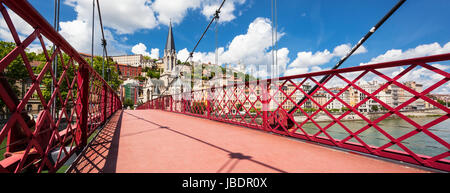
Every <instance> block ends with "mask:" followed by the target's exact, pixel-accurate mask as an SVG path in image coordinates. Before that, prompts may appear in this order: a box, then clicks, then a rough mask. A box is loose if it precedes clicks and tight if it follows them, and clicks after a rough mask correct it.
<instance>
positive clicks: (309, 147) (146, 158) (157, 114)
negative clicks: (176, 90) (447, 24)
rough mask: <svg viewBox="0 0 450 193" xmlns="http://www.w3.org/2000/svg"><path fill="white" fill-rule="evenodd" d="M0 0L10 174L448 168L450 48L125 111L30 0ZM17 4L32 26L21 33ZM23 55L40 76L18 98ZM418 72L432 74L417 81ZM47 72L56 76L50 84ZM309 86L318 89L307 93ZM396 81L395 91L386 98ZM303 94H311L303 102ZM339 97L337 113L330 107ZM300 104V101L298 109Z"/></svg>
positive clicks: (2, 133) (2, 167)
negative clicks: (17, 70)
mask: <svg viewBox="0 0 450 193" xmlns="http://www.w3.org/2000/svg"><path fill="white" fill-rule="evenodd" d="M0 2H1V3H0V11H1V14H2V16H3V19H4V21H5V23H6V24H7V27H8V28H9V30H10V33H11V36H12V39H13V40H14V43H15V47H14V48H13V49H12V50H11V51H9V52H8V53H2V59H1V61H0V73H1V74H0V75H1V77H0V99H1V101H0V102H1V105H2V106H1V108H2V112H7V113H5V114H4V116H3V117H4V118H2V124H1V128H0V142H1V146H0V153H1V154H2V155H0V172H1V173H23V172H37V173H43V172H50V173H53V172H68V173H99V172H106V173H114V172H117V173H128V172H145V173H147V172H148V173H173V172H181V173H228V172H239V173H247V172H250V173H272V172H276V173H302V172H308V173H311V172H314V173H315V172H317V173H322V172H326V173H328V172H370V173H392V172H394V173H397V172H399V173H403V172H404V173H422V172H449V171H450V151H449V150H450V145H449V140H450V124H448V121H449V120H448V119H449V115H450V114H449V113H450V109H449V108H448V106H446V104H445V103H442V101H440V100H438V99H436V98H435V97H434V96H433V93H435V91H437V90H439V89H440V88H442V87H444V86H448V81H449V80H450V74H449V72H447V71H445V70H443V69H440V68H439V66H442V65H443V64H447V65H448V64H449V63H448V62H449V60H450V54H441V55H434V56H427V57H422V58H413V59H406V60H401V61H393V62H386V63H379V64H369V65H363V66H357V67H350V68H342V69H336V70H328V71H321V72H314V73H308V74H300V75H295V76H289V77H280V78H277V79H267V80H257V81H250V82H242V83H239V82H236V83H235V84H231V85H225V86H216V87H212V88H208V89H199V90H194V91H189V92H183V93H180V94H174V95H167V96H161V97H159V98H157V99H152V100H149V101H148V102H146V103H144V104H142V105H140V106H138V107H137V109H136V110H124V109H122V101H121V97H120V96H119V95H118V94H117V92H116V91H115V90H114V89H113V88H112V87H111V86H110V85H108V83H107V81H105V80H104V79H103V78H102V76H101V75H99V74H98V73H97V72H96V71H95V70H94V68H92V67H91V66H90V64H89V63H87V62H86V60H84V59H83V58H82V57H81V56H80V54H79V53H78V52H77V51H76V50H75V49H74V48H73V47H72V46H71V45H70V44H69V42H67V41H66V40H65V39H64V38H63V37H62V36H61V35H60V34H59V33H58V32H57V31H56V30H55V29H54V28H53V26H51V25H50V24H49V23H48V22H47V21H46V20H45V19H44V18H43V17H42V16H41V15H40V14H39V12H37V11H36V10H35V9H34V8H33V7H32V6H31V5H30V4H29V3H28V2H27V1H25V0H2V1H0ZM12 14H15V15H17V16H19V17H20V18H21V19H22V20H23V21H25V22H26V23H28V24H29V25H30V26H32V27H33V29H34V31H33V32H32V33H31V34H29V35H28V36H26V37H24V36H22V35H20V34H19V33H18V31H17V29H16V27H15V23H14V20H13V19H12V18H13V17H12ZM48 44H54V45H55V46H54V51H52V52H48V51H47V48H48V46H51V45H48ZM31 45H34V46H35V45H40V46H41V47H42V50H43V52H44V55H45V60H46V62H45V65H44V67H43V68H42V69H40V70H39V71H36V70H35V69H34V68H33V67H32V64H31V61H30V60H29V58H28V55H27V53H26V51H27V48H30V46H31ZM67 56H68V57H67ZM64 57H65V58H64ZM57 58H59V60H58V59H57ZM61 58H64V60H61ZM16 61H20V62H21V63H22V64H23V66H24V67H25V68H24V69H25V71H26V73H27V74H28V78H29V80H30V85H31V86H29V87H27V89H26V90H25V91H24V94H23V95H20V96H19V95H18V94H16V93H17V92H15V91H14V89H15V85H16V83H15V82H11V81H9V79H8V78H7V76H6V75H5V74H7V73H8V72H9V71H10V68H9V67H11V66H13V65H16V63H17V62H16ZM54 62H56V63H58V65H59V66H61V67H60V68H58V71H59V72H58V73H55V72H54V71H53V69H52V64H53V63H54ZM437 64H439V65H437ZM393 70H395V72H393ZM417 74H419V75H424V74H427V75H430V77H431V78H430V79H429V80H427V82H423V83H420V82H417V81H420V80H421V79H413V78H414V77H415V76H414V75H417ZM324 76H328V78H327V80H326V81H325V82H323V83H321V82H319V81H318V80H319V79H321V78H322V77H324ZM45 79H47V80H51V81H52V82H53V83H54V89H53V90H52V91H51V92H50V94H45V93H47V92H45V93H44V91H48V89H47V87H48V85H46V84H48V82H46V81H44V80H45ZM369 79H370V80H377V82H378V83H377V84H378V85H377V87H375V89H369V88H368V87H366V86H364V85H365V84H362V82H366V80H369ZM411 79H413V80H411ZM408 81H409V82H408ZM411 81H416V82H415V86H411ZM430 82H431V83H430ZM338 83H339V84H340V85H341V86H340V89H336V87H337V86H336V85H337V84H338ZM309 85H318V87H319V89H316V90H315V91H314V92H312V93H308V86H309ZM417 85H422V86H423V89H417V88H415V87H418V86H417ZM388 90H389V91H390V92H395V93H396V94H398V95H389V96H394V97H386V96H387V95H386V93H387V92H388ZM355 93H357V94H356V95H355ZM354 95H355V96H354ZM396 96H408V97H403V98H402V97H399V99H398V98H396ZM301 97H306V99H307V100H302V102H301V103H297V101H298V100H299V98H301ZM353 99H354V100H353ZM32 101H37V103H39V105H41V106H42V109H41V110H40V111H39V112H38V113H36V115H37V116H32V115H31V113H30V112H29V110H27V107H28V105H29V104H30V103H31V102H32ZM393 101H394V102H393ZM336 103H339V104H341V105H340V106H339V108H340V110H339V112H336V111H335V110H333V109H335V108H330V105H335V104H336ZM372 103H373V104H377V105H378V106H379V107H380V108H375V109H374V108H370V107H371V106H370V104H372ZM411 106H415V107H417V106H423V107H424V108H423V109H417V108H415V109H412V108H409V107H411ZM292 107H296V108H297V110H296V111H293V112H289V111H288V110H289V109H291V108H292ZM361 109H367V111H363V110H361ZM430 112H432V113H431V114H429V113H430ZM427 113H428V114H427ZM419 114H425V115H426V116H425V117H426V120H425V119H424V118H422V119H421V118H417V117H420V116H419ZM353 119H355V120H353ZM389 121H391V122H392V121H394V123H391V122H390V123H391V124H388V123H387V122H389ZM405 125H407V126H405Z"/></svg>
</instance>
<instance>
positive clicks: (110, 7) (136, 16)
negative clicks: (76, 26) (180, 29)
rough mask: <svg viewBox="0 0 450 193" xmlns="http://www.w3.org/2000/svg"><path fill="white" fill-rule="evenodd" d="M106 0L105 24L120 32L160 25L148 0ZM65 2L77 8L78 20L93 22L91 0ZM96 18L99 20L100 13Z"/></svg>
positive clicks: (101, 4)
mask: <svg viewBox="0 0 450 193" xmlns="http://www.w3.org/2000/svg"><path fill="white" fill-rule="evenodd" d="M105 2H106V1H100V8H101V12H102V20H103V25H104V26H105V27H109V28H112V29H114V30H115V32H116V33H118V34H132V33H134V32H135V31H136V30H139V29H153V28H155V27H156V26H157V25H158V22H157V20H156V18H155V14H154V11H153V9H152V8H151V6H150V4H149V3H150V1H148V0H127V1H123V0H108V1H107V3H105ZM64 3H65V4H66V5H69V6H72V7H73V8H74V9H75V12H77V18H76V19H77V20H80V21H83V22H87V23H89V24H92V23H91V20H92V1H91V0H66V1H65V2H64ZM96 6H97V5H96ZM95 11H96V12H97V10H95ZM96 14H97V13H96ZM96 20H98V15H97V16H96Z"/></svg>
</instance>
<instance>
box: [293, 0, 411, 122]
mask: <svg viewBox="0 0 450 193" xmlns="http://www.w3.org/2000/svg"><path fill="white" fill-rule="evenodd" d="M405 1H406V0H400V1H399V2H398V3H397V4H396V5H395V6H394V7H393V8H392V9H391V10H390V11H389V13H387V14H386V15H385V16H384V17H383V18H382V19H381V20H380V21H379V22H378V23H377V24H376V25H375V26H374V27H373V28H372V29H370V31H369V32H368V33H367V34H366V35H365V36H364V37H363V38H362V39H361V40H359V42H358V43H357V44H356V45H355V46H354V47H353V48H352V50H351V51H350V52H349V53H348V54H347V55H346V56H345V57H344V58H342V59H341V60H340V61H339V62H338V63H337V64H336V65H335V66H334V67H333V68H332V70H334V69H337V68H339V67H340V66H341V65H342V64H343V63H344V62H345V61H346V60H347V59H348V58H349V57H350V56H351V55H352V54H353V53H354V52H355V51H356V50H358V48H359V47H360V46H361V45H362V44H363V43H364V42H365V41H366V40H367V39H369V38H370V36H372V34H374V33H375V31H377V30H378V29H379V28H380V27H381V25H383V23H384V22H385V21H386V20H387V19H389V17H391V16H392V14H394V13H395V12H396V11H397V10H398V9H399V8H400V7H401V6H402V5H403V3H405ZM330 76H331V75H326V76H324V77H323V78H322V79H321V80H320V81H319V83H320V84H323V83H324V82H325V81H327V79H328V78H329V77H330ZM318 88H319V85H315V86H314V87H313V88H312V89H311V90H310V91H309V92H308V95H311V94H313V93H314V92H315V90H317V89H318ZM306 99H307V97H306V96H304V97H303V98H302V99H301V100H300V101H298V103H297V105H296V106H294V107H293V108H292V109H291V110H289V112H288V113H289V114H291V113H292V112H294V111H295V110H297V109H298V107H297V106H298V105H300V104H302V103H303V101H305V100H306ZM288 120H290V119H288Z"/></svg>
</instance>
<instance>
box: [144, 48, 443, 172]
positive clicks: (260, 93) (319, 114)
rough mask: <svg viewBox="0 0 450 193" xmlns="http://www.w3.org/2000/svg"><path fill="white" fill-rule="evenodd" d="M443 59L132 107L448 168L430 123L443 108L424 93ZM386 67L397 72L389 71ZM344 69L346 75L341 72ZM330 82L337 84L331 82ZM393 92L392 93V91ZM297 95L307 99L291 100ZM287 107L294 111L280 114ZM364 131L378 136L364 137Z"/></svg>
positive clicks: (436, 83)
mask: <svg viewBox="0 0 450 193" xmlns="http://www.w3.org/2000/svg"><path fill="white" fill-rule="evenodd" d="M449 61H450V53H447V54H440V55H434V56H426V57H419V58H411V59H405V60H398V61H391V62H383V63H378V64H368V65H361V66H356V67H348V68H342V69H335V70H324V71H320V72H312V73H306V74H299V75H293V76H286V77H280V78H277V79H273V80H272V79H266V80H258V81H252V82H245V83H243V82H240V83H235V84H227V85H224V86H219V87H215V88H206V89H200V90H195V91H190V92H185V93H181V94H173V95H169V96H163V97H160V98H156V99H152V100H150V101H148V102H146V103H144V104H142V105H140V106H139V107H138V108H137V109H140V110H144V109H160V110H164V111H169V112H175V113H182V114H187V115H192V116H196V117H202V118H207V119H211V120H216V121H221V122H226V123H230V124H235V125H240V126H245V127H250V128H254V129H260V130H264V131H268V132H273V133H277V134H281V135H285V136H289V137H293V138H299V139H303V140H308V141H313V142H318V143H321V144H326V145H330V146H335V147H339V148H344V149H350V150H354V151H359V152H363V153H367V154H372V155H375V156H380V157H385V158H389V159H394V160H400V161H404V162H408V163H412V164H416V165H420V166H424V167H429V168H434V169H439V170H444V171H450V160H449V158H448V157H449V156H450V151H449V150H450V145H449V141H450V138H448V136H446V135H445V132H448V131H441V130H445V129H448V127H446V128H445V125H444V128H443V129H442V128H441V129H436V128H435V127H439V124H441V123H443V122H444V121H448V119H449V118H450V109H449V107H447V106H445V105H443V104H441V103H439V102H438V101H437V98H435V97H433V96H431V95H432V92H433V91H436V90H437V89H438V88H440V87H442V86H443V85H446V84H448V81H449V80H450V73H449V72H448V69H447V70H443V69H439V68H437V67H435V66H433V65H432V64H431V63H436V62H440V63H441V62H446V63H448V62H449ZM441 64H442V63H441ZM417 69H419V70H423V71H428V72H429V74H430V73H431V74H432V76H433V77H430V78H429V80H420V79H418V80H414V79H408V81H403V80H402V81H400V80H401V79H402V78H408V77H407V76H408V74H413V73H414V72H415V73H417V72H418V71H415V70H417ZM394 70H395V71H397V72H398V73H395V74H394V73H392V72H393V71H394ZM386 71H389V72H390V73H386ZM350 74H352V77H350V78H349V77H347V75H350ZM325 75H331V77H330V80H329V81H328V82H327V83H323V84H321V83H319V82H318V80H317V79H319V78H320V77H321V76H325ZM374 77H375V78H374ZM433 78H434V79H433ZM366 79H370V80H366ZM376 79H378V81H379V82H378V83H375V82H371V84H373V85H375V86H373V85H372V86H370V85H369V84H368V83H367V84H364V82H365V81H367V82H368V81H373V80H376ZM362 80H364V81H362ZM419 81H430V82H428V83H427V82H419ZM333 82H334V83H336V82H341V83H342V84H341V85H340V86H336V85H335V84H334V83H333ZM408 82H409V83H408ZM307 83H312V85H314V84H319V89H318V90H317V91H316V92H314V93H312V94H310V95H309V94H308V93H307V92H308V90H307V89H308V84H307ZM424 83H426V84H424ZM413 85H414V86H413ZM425 86H427V87H425ZM332 90H333V91H332ZM351 92H353V96H350V95H351ZM389 92H391V93H390V94H389ZM393 92H398V93H399V94H397V95H396V97H393V96H394V94H393ZM303 96H306V97H307V98H308V100H305V101H304V102H303V103H302V104H296V100H297V99H298V98H299V97H303ZM294 105H296V106H298V107H299V110H297V111H296V112H292V113H288V109H290V108H292V107H293V106H294ZM332 106H334V107H333V108H336V107H335V106H339V109H337V111H338V112H336V111H332V108H331V107H332ZM414 108H415V109H421V111H424V112H429V115H430V116H431V117H430V116H428V117H427V119H429V120H430V121H429V122H427V123H425V124H424V123H423V122H421V121H420V120H417V119H415V118H414V116H415V113H414V112H416V111H418V110H413V109H414ZM335 110H336V109H335ZM365 111H367V112H365ZM351 118H353V119H356V120H358V121H359V122H358V124H359V125H358V124H355V125H356V126H355V125H354V126H353V127H350V126H348V124H351V123H352V122H351V121H352V119H351ZM390 118H395V119H391V121H396V120H397V121H400V122H402V123H404V124H407V125H406V127H407V129H402V128H401V127H399V128H393V127H388V128H386V126H380V125H382V124H384V123H386V122H388V121H390V120H388V119H390ZM288 120H289V121H288ZM289 122H292V124H289ZM445 124H448V122H447V123H445ZM370 132H372V133H373V135H376V137H375V138H378V139H375V138H371V137H370V136H367V135H368V134H367V133H370ZM396 132H397V133H396ZM420 140H422V141H420ZM423 141H425V143H427V145H428V146H433V147H428V149H427V147H423V148H422V149H420V148H417V147H418V146H424V145H423V144H422V143H424V142H423ZM433 148H435V150H432V149H433Z"/></svg>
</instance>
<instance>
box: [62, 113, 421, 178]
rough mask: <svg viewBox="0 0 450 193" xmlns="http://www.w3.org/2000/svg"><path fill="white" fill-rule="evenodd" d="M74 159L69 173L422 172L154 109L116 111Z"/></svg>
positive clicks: (395, 164)
mask: <svg viewBox="0 0 450 193" xmlns="http://www.w3.org/2000/svg"><path fill="white" fill-rule="evenodd" d="M75 164H76V165H74V167H73V169H72V170H71V171H70V172H72V173H116V172H117V173H130V172H131V173H136V172H138V173H141V172H144V173H230V172H237V173H288V172H289V173H291V172H292V173H303V172H308V173H330V172H363V173H364V172H370V173H386V172H388V173H392V172H394V173H398V172H400V173H403V172H413V173H417V172H426V171H423V170H420V169H417V168H411V167H407V166H405V165H400V164H397V163H393V162H388V161H384V160H379V159H373V158H370V157H366V156H362V155H357V154H353V153H349V152H344V151H339V150H335V149H332V148H326V147H323V146H320V145H315V144H311V143H306V142H301V141H297V140H289V139H288V138H286V137H282V136H278V135H271V134H269V133H266V132H261V131H257V130H253V129H248V128H244V127H240V126H234V125H229V124H225V123H220V122H216V121H211V120H206V119H201V118H196V117H191V116H186V115H181V114H176V113H170V112H163V111H157V110H145V111H120V112H118V113H116V114H115V115H114V116H113V117H112V118H111V120H110V122H109V123H108V124H107V125H106V126H105V128H104V129H103V130H102V131H101V133H100V134H99V135H98V137H97V138H96V139H94V141H93V143H91V145H90V146H89V147H88V149H87V151H86V153H85V154H84V155H82V158H81V159H80V160H79V161H78V162H76V163H75Z"/></svg>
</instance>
